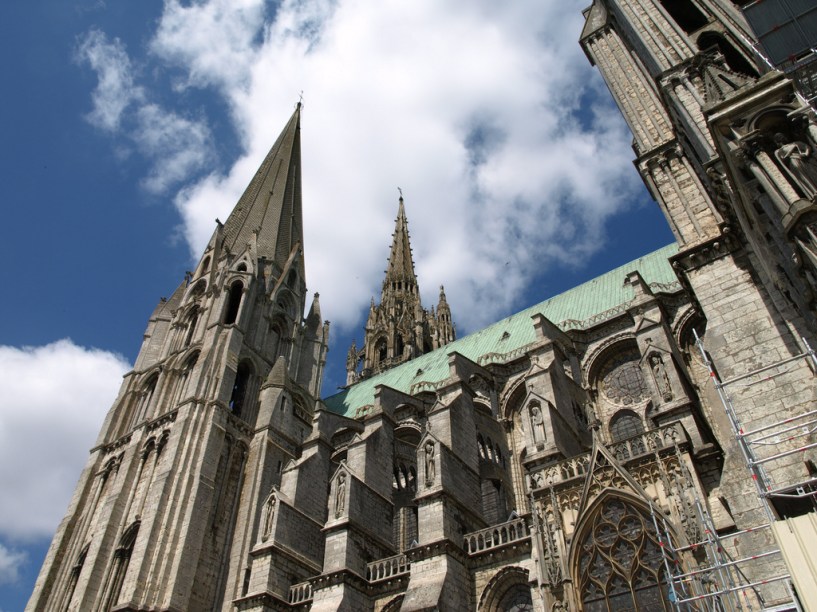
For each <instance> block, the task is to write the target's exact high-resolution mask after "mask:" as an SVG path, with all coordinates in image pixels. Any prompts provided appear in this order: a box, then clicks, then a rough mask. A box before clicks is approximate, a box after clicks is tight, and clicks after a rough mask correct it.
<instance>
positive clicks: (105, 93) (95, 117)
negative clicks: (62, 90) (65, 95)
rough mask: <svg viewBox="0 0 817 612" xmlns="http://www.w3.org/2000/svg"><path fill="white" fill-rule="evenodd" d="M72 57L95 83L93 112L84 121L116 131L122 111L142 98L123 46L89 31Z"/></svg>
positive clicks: (92, 96) (117, 41) (92, 97)
mask: <svg viewBox="0 0 817 612" xmlns="http://www.w3.org/2000/svg"><path fill="white" fill-rule="evenodd" d="M76 57H77V61H79V62H80V63H87V64H89V65H90V66H91V68H93V70H94V71H95V72H96V74H97V79H98V82H97V86H96V89H94V92H93V93H92V94H91V99H92V101H93V104H94V109H93V110H92V111H91V112H90V113H88V115H87V119H88V121H89V122H91V124H93V125H95V126H96V127H98V128H101V129H103V130H107V131H115V130H117V129H118V128H119V124H120V121H121V119H122V114H123V113H124V112H125V109H126V108H127V107H128V106H129V105H130V104H131V103H132V102H133V101H135V100H138V99H140V98H141V97H142V90H141V88H139V87H137V86H136V85H135V84H134V82H133V68H132V66H131V61H130V58H129V57H128V54H127V53H126V51H125V46H124V45H123V44H122V41H120V40H119V39H118V38H114V39H113V40H112V41H110V40H108V37H107V36H106V35H105V33H104V32H101V31H99V30H91V31H90V32H88V33H87V34H85V36H83V37H82V38H81V39H80V42H79V47H78V48H77V53H76Z"/></svg>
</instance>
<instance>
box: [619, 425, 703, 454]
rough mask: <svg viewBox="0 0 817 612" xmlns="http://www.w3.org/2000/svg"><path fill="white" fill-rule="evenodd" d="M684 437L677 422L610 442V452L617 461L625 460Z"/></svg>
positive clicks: (666, 445)
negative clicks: (619, 440)
mask: <svg viewBox="0 0 817 612" xmlns="http://www.w3.org/2000/svg"><path fill="white" fill-rule="evenodd" d="M686 439H687V438H686V434H685V432H684V428H683V427H681V426H680V425H677V424H672V425H665V426H664V427H659V428H658V429H653V430H650V431H645V432H644V433H642V434H638V435H636V436H633V437H632V438H627V439H626V440H622V441H621V442H616V443H615V444H611V445H610V452H612V453H613V456H614V457H615V458H616V459H618V460H619V461H627V460H628V459H632V458H633V457H637V456H639V455H643V454H644V453H651V452H653V451H655V450H659V449H662V448H667V447H669V446H673V445H674V444H675V443H676V442H679V443H680V442H686Z"/></svg>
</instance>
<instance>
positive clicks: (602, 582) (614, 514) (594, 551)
mask: <svg viewBox="0 0 817 612" xmlns="http://www.w3.org/2000/svg"><path fill="white" fill-rule="evenodd" d="M666 554H668V553H666ZM571 568H572V572H573V579H574V584H575V585H576V596H577V598H578V600H579V602H580V606H581V610H584V611H585V612H601V611H604V612H607V610H633V611H635V610H638V611H644V612H653V611H661V610H663V611H665V612H669V611H670V610H671V609H672V607H671V605H670V603H669V599H668V596H667V580H666V571H665V563H664V553H662V549H661V546H660V540H659V537H658V534H657V533H656V530H655V526H654V523H653V521H652V519H651V518H650V515H649V511H648V509H647V508H646V507H645V504H643V503H641V502H639V500H637V499H635V498H632V497H631V496H630V495H627V494H626V493H623V492H622V493H620V494H619V493H618V492H605V493H602V495H600V496H599V497H598V498H597V499H596V500H595V501H594V502H593V504H592V505H591V506H590V507H589V508H588V509H587V512H586V513H585V516H584V517H583V518H582V519H581V521H580V523H579V525H578V527H577V529H576V536H575V537H574V539H573V547H572V551H571Z"/></svg>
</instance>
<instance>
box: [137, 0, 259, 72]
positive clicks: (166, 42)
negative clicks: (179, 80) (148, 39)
mask: <svg viewBox="0 0 817 612" xmlns="http://www.w3.org/2000/svg"><path fill="white" fill-rule="evenodd" d="M264 8H265V7H264V0H215V1H213V2H203V3H191V4H189V5H187V6H184V5H182V4H181V2H179V1H178V0H167V1H166V2H165V6H164V13H163V15H162V20H161V22H160V23H159V28H158V31H157V32H156V36H155V37H154V39H153V41H152V43H151V48H152V51H153V52H154V53H155V54H157V55H159V56H161V57H162V58H163V59H164V60H165V61H167V62H169V63H171V64H175V65H179V66H182V67H183V68H185V69H186V72H187V81H188V82H189V83H190V84H191V85H198V86H202V85H220V86H224V87H231V86H237V85H241V84H244V83H245V81H246V79H247V77H248V71H249V68H250V66H251V63H252V60H253V57H254V46H255V45H254V41H255V39H256V37H257V36H258V34H259V32H260V31H261V28H262V27H263V24H264Z"/></svg>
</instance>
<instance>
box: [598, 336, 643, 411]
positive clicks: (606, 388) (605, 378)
mask: <svg viewBox="0 0 817 612" xmlns="http://www.w3.org/2000/svg"><path fill="white" fill-rule="evenodd" d="M639 357H640V355H639V353H638V350H637V349H630V350H628V351H625V352H622V353H619V354H618V355H616V356H614V357H613V358H612V359H610V360H609V361H608V362H607V363H606V364H605V365H604V367H603V368H602V371H601V373H600V375H599V381H600V383H599V390H600V391H601V393H602V395H603V396H604V397H605V398H606V399H607V400H609V401H610V402H612V403H614V404H617V405H620V406H630V405H632V404H638V403H640V402H642V401H644V400H646V399H647V398H648V397H649V389H648V388H647V383H646V381H645V380H644V375H643V373H642V372H641V366H640V365H639V363H638V361H639Z"/></svg>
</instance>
